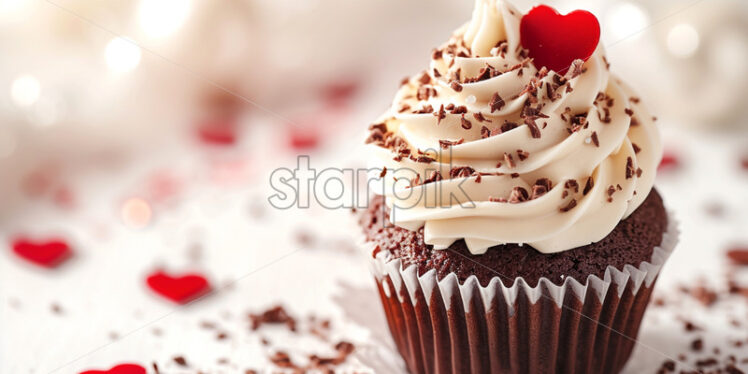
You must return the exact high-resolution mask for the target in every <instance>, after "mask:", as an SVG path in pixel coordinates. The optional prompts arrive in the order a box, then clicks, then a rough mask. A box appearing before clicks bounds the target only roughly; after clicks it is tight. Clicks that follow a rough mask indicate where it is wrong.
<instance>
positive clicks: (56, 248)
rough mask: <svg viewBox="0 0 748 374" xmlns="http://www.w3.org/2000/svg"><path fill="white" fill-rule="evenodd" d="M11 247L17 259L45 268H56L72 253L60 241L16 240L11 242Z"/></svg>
mask: <svg viewBox="0 0 748 374" xmlns="http://www.w3.org/2000/svg"><path fill="white" fill-rule="evenodd" d="M12 247H13V252H15V254H17V255H18V256H19V257H21V258H23V259H25V260H27V261H29V262H32V263H34V264H36V265H39V266H42V267H45V268H54V267H57V266H58V265H60V264H61V263H62V262H63V261H65V260H66V259H67V258H68V257H70V256H71V255H72V253H73V252H72V251H71V250H70V246H69V245H68V244H67V243H66V242H65V241H64V240H62V239H50V240H46V241H33V240H31V239H27V238H18V239H16V240H14V241H13V243H12Z"/></svg>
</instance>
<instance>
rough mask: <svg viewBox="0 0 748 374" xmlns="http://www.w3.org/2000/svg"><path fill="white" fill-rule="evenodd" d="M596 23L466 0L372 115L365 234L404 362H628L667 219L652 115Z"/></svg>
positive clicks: (514, 368) (589, 367)
mask: <svg viewBox="0 0 748 374" xmlns="http://www.w3.org/2000/svg"><path fill="white" fill-rule="evenodd" d="M599 36H600V27H599V24H598V23H597V19H595V17H594V16H593V15H592V14H591V13H588V12H585V11H575V12H572V13H570V14H568V15H565V16H562V15H559V14H558V13H557V12H555V10H553V9H552V8H549V7H547V6H538V7H536V8H534V9H532V10H531V11H530V12H529V13H527V14H522V13H521V12H519V11H518V10H517V9H515V8H514V7H513V6H511V5H510V4H507V3H505V2H503V1H500V0H477V1H476V6H475V10H474V12H473V19H472V20H471V21H470V22H469V23H468V24H466V25H465V26H463V27H462V28H460V29H458V30H457V31H456V32H455V33H454V34H453V36H452V38H451V39H450V40H449V41H448V42H447V43H446V44H444V45H442V46H441V47H439V48H437V49H435V50H434V51H433V53H432V54H431V64H430V66H429V67H428V69H426V70H425V71H423V72H421V73H419V74H416V75H415V76H413V77H411V78H409V79H407V80H405V81H403V82H402V86H401V88H400V90H399V91H398V92H397V94H396V97H395V100H394V103H393V105H392V107H391V108H390V109H389V110H388V111H387V112H386V113H385V114H384V115H383V116H382V117H381V118H379V119H378V120H377V121H375V122H374V124H372V125H371V126H370V127H369V135H368V138H367V140H366V142H367V144H369V148H370V150H371V168H370V170H373V171H374V173H373V178H374V179H376V180H377V181H378V182H379V183H378V184H376V186H377V187H376V189H377V191H376V193H375V194H374V196H373V197H372V198H371V201H370V204H369V206H368V208H367V209H365V210H363V212H362V213H361V215H360V218H359V220H360V225H361V228H362V230H363V240H362V242H363V245H362V247H363V249H364V251H365V252H366V255H367V258H368V259H369V261H370V262H371V269H372V272H373V275H374V278H375V280H376V283H377V287H378V290H379V294H380V297H381V301H382V305H383V308H384V312H385V314H386V317H387V321H388V324H389V329H390V331H391V333H392V337H393V339H394V341H395V343H396V346H397V348H398V350H399V352H400V354H401V355H402V357H403V359H404V360H405V363H406V364H407V367H408V369H409V370H410V372H411V373H414V374H415V373H456V374H457V373H460V374H463V373H617V372H620V371H621V370H622V368H623V367H624V365H625V364H626V361H627V360H628V358H629V356H630V355H631V352H632V349H633V347H634V345H635V344H636V343H635V339H636V336H637V333H638V331H639V325H640V322H641V320H642V317H643V314H644V311H645V309H646V307H647V304H648V302H649V298H650V295H651V293H652V289H653V287H654V284H655V281H656V279H657V275H658V273H659V271H660V269H661V267H662V265H663V264H664V262H665V260H666V259H667V257H668V256H669V254H670V252H671V251H672V250H673V248H674V246H675V241H676V238H677V232H676V231H677V230H676V228H675V223H674V221H673V220H672V219H671V218H670V217H669V216H668V213H667V212H666V209H665V207H664V205H663V201H662V198H661V197H660V195H659V194H658V192H657V191H656V190H655V189H654V188H653V183H654V179H655V172H656V170H657V166H658V164H659V162H660V159H661V157H662V145H661V141H660V137H659V134H658V130H657V128H656V126H655V123H654V118H653V117H652V116H651V114H649V112H648V111H647V110H646V109H645V107H644V106H643V104H642V103H641V101H640V99H639V98H638V97H637V96H636V95H635V94H634V92H633V91H632V89H631V88H630V87H629V86H627V85H626V84H625V83H624V82H623V81H622V80H620V79H619V78H617V77H616V76H615V75H613V74H612V73H611V72H610V65H609V63H608V61H607V60H606V58H605V52H604V50H603V48H602V46H601V45H600V43H599Z"/></svg>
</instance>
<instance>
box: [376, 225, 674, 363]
mask: <svg viewBox="0 0 748 374" xmlns="http://www.w3.org/2000/svg"><path fill="white" fill-rule="evenodd" d="M677 238H678V229H677V224H676V221H675V219H674V218H673V217H672V215H670V216H669V224H668V228H667V230H666V232H665V233H664V235H663V239H662V243H661V244H660V246H658V247H656V248H655V249H654V253H653V254H652V259H651V260H650V261H649V262H643V263H641V264H640V265H639V266H638V267H636V266H633V265H626V266H625V267H624V268H623V269H622V270H618V269H616V268H614V267H612V266H610V267H608V268H607V269H606V271H605V274H604V276H603V278H602V279H601V278H600V277H598V276H595V275H590V276H589V277H587V280H586V282H585V283H584V284H582V283H580V282H578V281H577V280H576V279H573V278H571V277H567V278H566V279H565V280H564V282H563V284H561V285H555V284H554V283H553V282H551V281H550V280H549V279H547V278H541V279H540V280H539V281H538V283H537V285H536V286H535V287H530V286H529V285H528V283H527V282H526V281H525V280H524V278H521V277H520V278H517V279H515V280H514V282H513V284H512V285H511V286H510V287H507V286H505V285H504V284H503V283H502V282H501V281H500V278H499V275H497V276H496V277H494V279H492V280H491V282H490V283H489V284H488V285H487V286H485V287H484V286H482V285H480V283H479V282H478V279H477V278H476V277H475V276H471V277H469V278H468V279H466V280H465V282H464V283H462V284H460V282H459V281H458V278H457V276H456V275H455V274H454V273H452V274H448V275H447V276H446V277H444V278H443V279H441V280H438V279H437V277H436V272H435V271H434V270H430V271H428V272H426V273H425V274H422V275H420V276H419V275H418V274H417V270H416V267H415V266H408V267H406V268H403V266H402V263H401V261H400V260H398V259H395V260H391V259H389V258H388V257H389V256H388V254H387V252H386V251H382V252H379V253H377V254H376V257H372V256H371V253H373V252H372V251H373V249H374V248H373V247H374V244H373V243H365V244H364V245H363V246H362V247H363V248H364V249H365V250H366V253H367V254H368V256H367V257H368V258H369V263H370V265H371V266H370V268H371V271H372V273H373V275H374V277H375V280H376V283H377V288H378V290H379V294H380V297H381V301H382V305H383V307H384V312H385V314H386V317H387V323H388V325H389V329H390V332H391V333H392V337H393V339H394V340H395V344H396V345H397V348H398V350H399V352H400V354H401V355H402V357H403V358H404V359H405V362H406V364H407V366H408V369H409V370H410V372H411V373H413V374H420V373H439V374H444V373H454V374H465V373H617V372H619V371H620V370H621V369H622V368H623V366H624V365H625V364H626V361H627V360H628V358H629V356H630V355H631V351H632V350H633V347H634V344H635V339H636V336H637V333H638V331H639V325H640V323H641V320H642V317H643V315H644V311H645V309H646V307H647V304H648V302H649V298H650V295H651V293H652V289H653V288H654V284H655V281H656V279H657V276H658V274H659V272H660V269H661V268H662V266H663V265H664V263H665V261H666V260H667V258H668V257H669V256H670V254H671V253H672V251H673V249H674V248H675V245H676V243H677Z"/></svg>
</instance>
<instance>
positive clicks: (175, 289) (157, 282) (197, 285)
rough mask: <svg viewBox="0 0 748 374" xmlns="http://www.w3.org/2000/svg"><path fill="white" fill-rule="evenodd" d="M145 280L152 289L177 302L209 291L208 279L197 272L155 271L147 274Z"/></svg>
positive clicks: (186, 301)
mask: <svg viewBox="0 0 748 374" xmlns="http://www.w3.org/2000/svg"><path fill="white" fill-rule="evenodd" d="M146 282H147V283H148V287H150V288H151V289H152V290H153V291H156V292H157V293H158V294H159V295H161V296H163V297H165V298H167V299H169V300H171V301H174V302H175V303H179V304H185V303H188V302H190V301H192V300H194V299H196V298H198V297H200V296H202V295H204V294H205V293H207V292H208V291H210V284H209V283H208V280H207V279H205V277H203V276H202V275H199V274H186V275H182V276H171V275H169V274H166V273H164V272H163V271H157V272H155V273H153V274H151V275H149V276H148V279H147V280H146Z"/></svg>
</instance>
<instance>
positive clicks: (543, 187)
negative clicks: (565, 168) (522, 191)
mask: <svg viewBox="0 0 748 374" xmlns="http://www.w3.org/2000/svg"><path fill="white" fill-rule="evenodd" d="M550 190H551V181H550V179H546V178H543V179H538V181H537V182H535V185H533V186H532V195H530V200H535V199H537V198H539V197H541V196H543V195H545V194H546V193H548V191H550Z"/></svg>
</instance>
